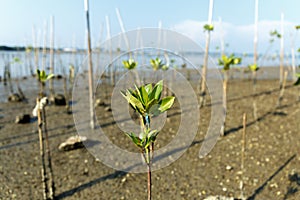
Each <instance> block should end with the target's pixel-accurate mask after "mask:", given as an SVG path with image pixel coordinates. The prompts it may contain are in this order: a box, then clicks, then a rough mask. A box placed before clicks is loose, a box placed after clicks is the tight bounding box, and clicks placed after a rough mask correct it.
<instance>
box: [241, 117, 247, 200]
mask: <svg viewBox="0 0 300 200" xmlns="http://www.w3.org/2000/svg"><path fill="white" fill-rule="evenodd" d="M246 121H247V115H246V113H244V115H243V137H242V154H241V155H242V158H241V182H240V190H241V199H245V197H244V172H245V169H244V168H245V151H246Z"/></svg>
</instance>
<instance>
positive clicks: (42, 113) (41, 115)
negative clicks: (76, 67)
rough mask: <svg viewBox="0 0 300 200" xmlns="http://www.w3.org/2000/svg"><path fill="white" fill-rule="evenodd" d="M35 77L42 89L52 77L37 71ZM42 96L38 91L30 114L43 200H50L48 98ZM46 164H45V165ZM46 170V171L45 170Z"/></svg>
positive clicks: (51, 180)
mask: <svg viewBox="0 0 300 200" xmlns="http://www.w3.org/2000/svg"><path fill="white" fill-rule="evenodd" d="M37 75H38V79H39V82H40V83H41V87H42V88H44V87H45V84H46V81H48V80H49V79H51V78H52V77H53V76H54V75H53V74H49V75H47V74H46V73H45V71H44V70H43V71H40V70H37ZM41 94H43V90H41V91H40V94H39V96H38V97H37V99H36V106H35V108H34V110H33V112H32V114H33V116H35V117H37V118H38V133H39V143H40V156H41V163H42V167H41V174H42V183H43V199H44V200H52V199H54V198H55V185H54V178H53V169H52V162H51V152H50V145H49V138H48V131H47V120H46V110H45V107H46V106H47V104H48V98H47V97H44V96H40V95H41ZM46 163H47V164H46ZM47 168H48V169H47Z"/></svg>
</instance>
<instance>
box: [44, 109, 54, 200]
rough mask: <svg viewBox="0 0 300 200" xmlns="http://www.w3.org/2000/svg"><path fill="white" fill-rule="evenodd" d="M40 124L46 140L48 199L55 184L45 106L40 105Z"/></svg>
mask: <svg viewBox="0 0 300 200" xmlns="http://www.w3.org/2000/svg"><path fill="white" fill-rule="evenodd" d="M42 124H43V133H44V134H45V141H46V144H45V146H46V154H47V159H48V162H47V164H48V169H49V177H48V178H49V185H48V188H49V199H51V200H53V199H54V197H55V184H54V178H53V169H52V161H51V150H50V145H49V137H48V130H47V119H46V110H45V107H44V106H43V107H42Z"/></svg>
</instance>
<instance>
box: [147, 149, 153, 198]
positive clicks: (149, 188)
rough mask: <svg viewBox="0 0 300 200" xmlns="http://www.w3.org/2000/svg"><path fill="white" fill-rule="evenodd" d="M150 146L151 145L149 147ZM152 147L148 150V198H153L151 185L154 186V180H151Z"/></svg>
mask: <svg viewBox="0 0 300 200" xmlns="http://www.w3.org/2000/svg"><path fill="white" fill-rule="evenodd" d="M148 148H149V147H148ZM150 151H151V150H150V148H149V150H148V155H147V156H148V161H149V163H148V164H147V167H148V200H151V186H152V182H151V158H150Z"/></svg>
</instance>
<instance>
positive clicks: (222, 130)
mask: <svg viewBox="0 0 300 200" xmlns="http://www.w3.org/2000/svg"><path fill="white" fill-rule="evenodd" d="M227 82H228V77H227V71H224V80H223V112H224V115H225V116H226V112H227ZM225 123H226V119H224V123H223V125H222V127H221V133H220V134H221V136H224V135H225Z"/></svg>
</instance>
